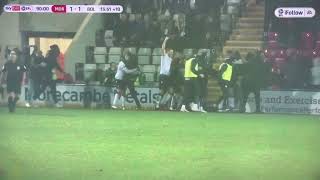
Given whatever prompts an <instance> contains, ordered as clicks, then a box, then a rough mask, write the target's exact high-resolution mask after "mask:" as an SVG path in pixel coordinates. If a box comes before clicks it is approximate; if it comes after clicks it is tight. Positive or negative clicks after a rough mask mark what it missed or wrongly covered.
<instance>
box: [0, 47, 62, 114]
mask: <svg viewBox="0 0 320 180" xmlns="http://www.w3.org/2000/svg"><path fill="white" fill-rule="evenodd" d="M31 47H33V48H34V50H33V52H32V54H31V55H30V46H28V47H26V48H24V49H23V51H22V52H21V51H20V50H19V49H18V48H15V49H13V50H10V51H9V54H8V57H7V61H6V63H5V64H4V65H3V66H2V68H1V74H0V91H1V92H2V93H3V91H4V84H6V86H7V87H6V89H7V94H8V108H9V112H14V111H15V108H16V104H17V101H18V100H19V96H20V94H21V85H22V81H23V80H26V81H27V83H28V85H29V88H30V91H29V92H30V94H28V95H27V96H30V97H29V101H28V102H27V103H26V106H27V107H30V106H32V102H33V101H34V100H37V99H39V97H40V95H41V94H42V93H43V92H44V91H45V90H46V88H47V87H49V88H50V90H51V93H50V94H51V95H52V99H53V101H54V104H55V105H56V106H58V100H57V98H56V84H57V82H58V81H59V77H58V75H59V73H60V74H64V70H63V69H62V68H61V66H60V65H59V63H58V57H59V55H60V49H59V47H58V46H57V45H52V46H50V50H49V51H48V52H47V54H46V56H45V57H44V56H43V55H42V52H41V51H40V50H39V49H38V48H37V47H36V46H31Z"/></svg>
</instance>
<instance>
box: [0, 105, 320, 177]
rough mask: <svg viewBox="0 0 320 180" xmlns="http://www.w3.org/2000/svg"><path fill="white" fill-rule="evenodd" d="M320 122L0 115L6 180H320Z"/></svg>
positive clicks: (256, 117) (28, 112) (265, 117)
mask: <svg viewBox="0 0 320 180" xmlns="http://www.w3.org/2000/svg"><path fill="white" fill-rule="evenodd" d="M319 139H320V117H319V116H302V115H271V114H225V113H220V114H218V113H209V114H199V113H174V112H135V111H102V110H101V111H100V110H74V109H18V110H17V113H15V114H8V113H7V109H4V108H0V180H20V179H21V180H38V179H39V180H72V179H75V180H82V179H83V180H100V179H101V180H122V179H130V180H131V179H133V180H153V179H159V180H163V179H179V180H186V179H194V180H201V179H209V180H213V179H217V180H233V179H234V180H242V179H243V180H251V179H252V180H262V179H263V180H264V179H265V180H278V179H279V180H284V179H288V180H317V179H320V141H319Z"/></svg>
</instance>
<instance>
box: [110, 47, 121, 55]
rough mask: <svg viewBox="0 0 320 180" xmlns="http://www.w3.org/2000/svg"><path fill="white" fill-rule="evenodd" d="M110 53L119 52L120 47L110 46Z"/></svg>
mask: <svg viewBox="0 0 320 180" xmlns="http://www.w3.org/2000/svg"><path fill="white" fill-rule="evenodd" d="M110 54H121V48H120V47H111V48H110V50H109V55H110Z"/></svg>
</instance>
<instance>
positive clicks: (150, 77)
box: [144, 73, 155, 82]
mask: <svg viewBox="0 0 320 180" xmlns="http://www.w3.org/2000/svg"><path fill="white" fill-rule="evenodd" d="M144 74H145V76H146V81H147V82H154V81H155V77H154V73H144Z"/></svg>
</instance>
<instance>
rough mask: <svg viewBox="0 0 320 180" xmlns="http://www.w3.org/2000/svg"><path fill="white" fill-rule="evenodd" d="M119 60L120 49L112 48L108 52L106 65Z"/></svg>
mask: <svg viewBox="0 0 320 180" xmlns="http://www.w3.org/2000/svg"><path fill="white" fill-rule="evenodd" d="M120 58H121V48H120V47H112V48H110V50H109V55H108V63H118V62H120Z"/></svg>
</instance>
